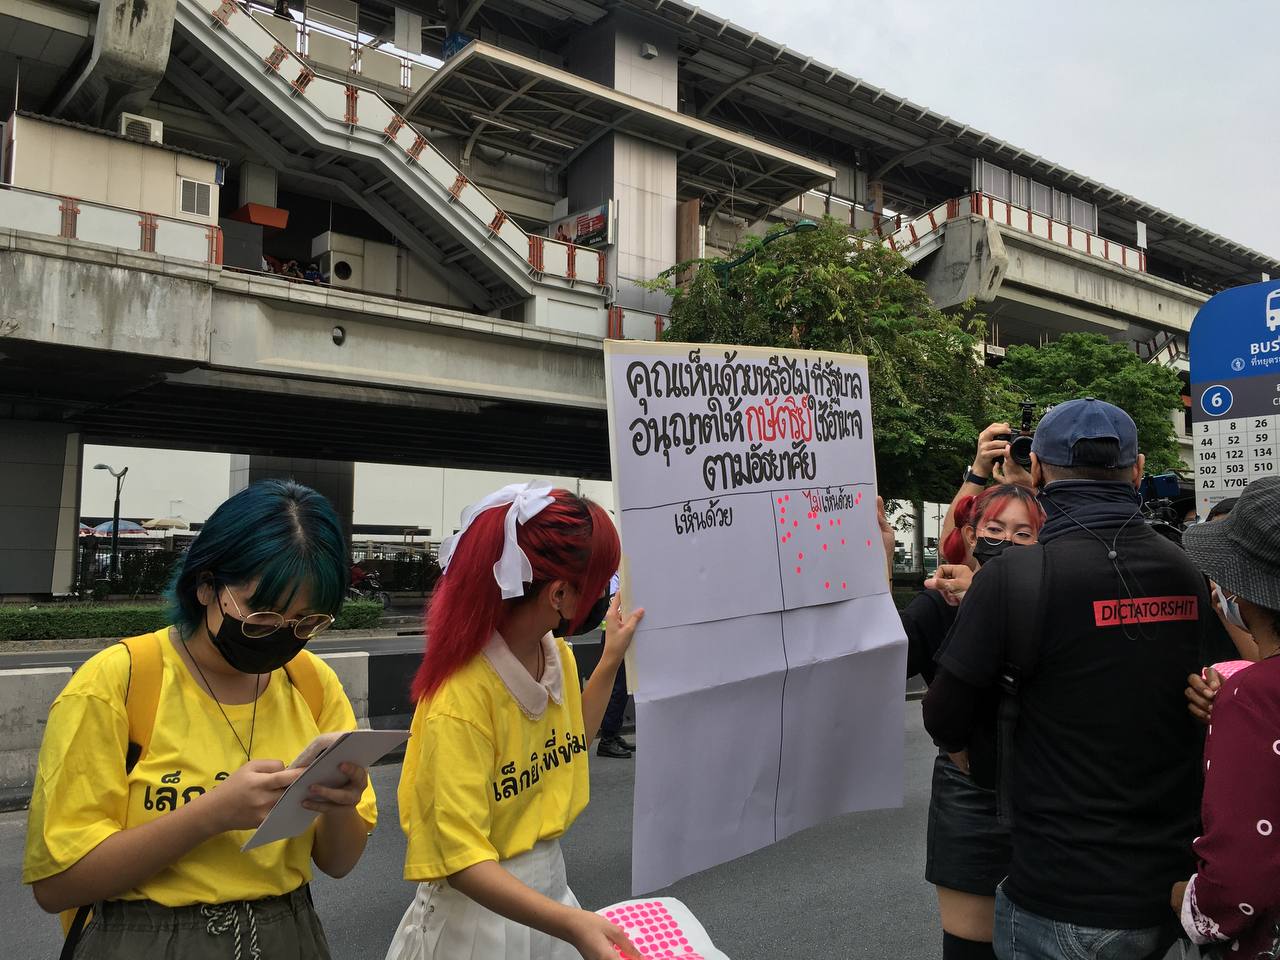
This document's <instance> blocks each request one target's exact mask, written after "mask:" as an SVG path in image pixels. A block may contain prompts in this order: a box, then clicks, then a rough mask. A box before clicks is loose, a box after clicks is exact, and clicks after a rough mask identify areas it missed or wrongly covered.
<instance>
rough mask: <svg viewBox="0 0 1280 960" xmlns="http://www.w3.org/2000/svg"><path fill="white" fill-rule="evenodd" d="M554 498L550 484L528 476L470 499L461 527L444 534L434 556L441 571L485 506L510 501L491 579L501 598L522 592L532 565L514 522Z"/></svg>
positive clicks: (534, 513) (533, 513)
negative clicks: (448, 535)
mask: <svg viewBox="0 0 1280 960" xmlns="http://www.w3.org/2000/svg"><path fill="white" fill-rule="evenodd" d="M553 502H555V498H554V497H552V496H551V486H550V485H549V484H535V482H534V481H533V480H530V481H529V482H528V483H513V484H510V485H508V486H505V487H503V488H502V489H501V490H495V491H494V492H493V493H491V494H489V495H488V496H487V497H485V498H484V499H483V500H481V501H479V502H478V503H473V504H472V505H471V506H469V507H467V509H465V510H463V511H462V528H461V529H460V530H459V531H458V532H457V533H455V534H454V535H453V536H451V537H446V538H445V539H444V542H443V543H441V544H440V553H439V555H438V557H437V559H438V560H439V562H440V569H441V571H444V570H447V569H448V568H449V561H450V560H452V559H453V551H454V550H456V549H457V547H458V541H460V540H461V539H462V537H463V536H464V535H465V534H466V532H467V528H468V527H470V526H471V523H472V521H473V520H475V518H476V517H478V516H480V514H482V513H483V512H484V511H486V510H492V509H493V508H494V507H501V506H505V505H507V504H510V507H508V508H507V518H506V523H505V524H504V528H505V534H504V537H503V544H502V556H500V557H499V558H498V562H497V563H495V564H494V565H493V579H494V580H496V581H498V586H499V587H501V588H502V599H503V600H511V599H514V598H515V597H520V596H524V585H525V584H526V583H532V582H533V566H532V565H531V564H530V563H529V558H528V557H527V556H525V552H524V550H522V549H521V548H520V544H519V542H518V541H517V540H516V524H517V523H528V522H529V521H530V520H532V519H533V518H534V517H536V516H537V515H538V514H539V513H541V512H542V511H543V510H545V509H546V508H547V507H549V506H550V505H551V504H552V503H553Z"/></svg>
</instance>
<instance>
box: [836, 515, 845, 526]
mask: <svg viewBox="0 0 1280 960" xmlns="http://www.w3.org/2000/svg"><path fill="white" fill-rule="evenodd" d="M843 525H844V521H843V520H841V519H840V518H839V517H836V526H837V527H840V526H843Z"/></svg>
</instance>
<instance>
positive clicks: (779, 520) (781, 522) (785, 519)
mask: <svg viewBox="0 0 1280 960" xmlns="http://www.w3.org/2000/svg"><path fill="white" fill-rule="evenodd" d="M778 522H779V523H780V524H782V525H783V526H784V527H785V526H786V525H787V518H786V517H779V518H778Z"/></svg>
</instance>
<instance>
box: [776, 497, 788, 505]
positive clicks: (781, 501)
mask: <svg viewBox="0 0 1280 960" xmlns="http://www.w3.org/2000/svg"><path fill="white" fill-rule="evenodd" d="M785 502H786V501H785V500H783V499H782V498H781V497H779V498H778V504H779V505H781V504H783V503H785Z"/></svg>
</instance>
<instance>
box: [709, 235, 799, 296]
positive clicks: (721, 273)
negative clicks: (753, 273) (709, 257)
mask: <svg viewBox="0 0 1280 960" xmlns="http://www.w3.org/2000/svg"><path fill="white" fill-rule="evenodd" d="M817 229H818V225H817V223H815V222H814V221H812V220H797V221H796V222H795V223H793V224H792V225H791V226H789V227H787V229H785V230H779V231H778V232H777V233H771V234H769V235H768V236H767V237H765V238H764V239H763V240H762V241H761V242H760V246H758V247H753V248H752V249H750V250H748V251H747V252H746V253H744V254H743V255H742V256H740V257H738V258H737V259H735V260H727V261H721V262H720V263H713V264H712V265H711V269H712V270H714V271H715V273H716V277H717V278H718V279H719V280H721V281H722V282H723V281H724V280H725V279H726V278H727V277H728V276H729V271H730V270H732V269H733V268H734V267H740V266H742V265H743V264H744V263H746V262H747V261H748V260H750V259H752V258H753V257H755V256H756V255H757V254H759V253H760V251H761V250H763V249H764V248H765V247H767V246H768V245H769V244H771V243H773V242H774V241H776V240H781V239H782V238H783V237H789V236H791V235H792V234H793V233H811V232H812V231H814V230H817Z"/></svg>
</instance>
